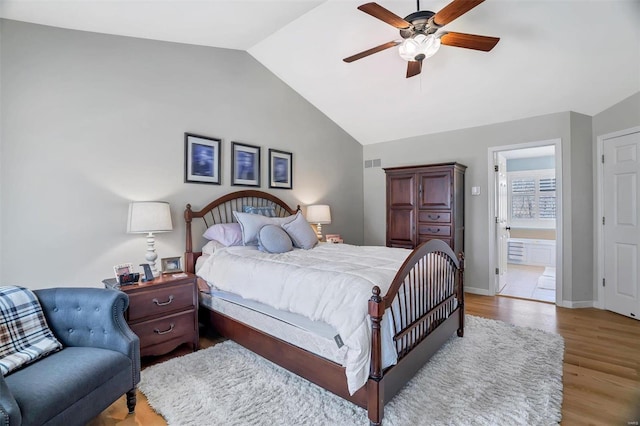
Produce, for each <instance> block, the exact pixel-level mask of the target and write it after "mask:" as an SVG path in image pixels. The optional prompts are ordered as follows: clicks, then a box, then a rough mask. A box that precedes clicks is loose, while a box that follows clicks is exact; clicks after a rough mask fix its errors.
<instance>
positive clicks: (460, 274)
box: [458, 252, 464, 337]
mask: <svg viewBox="0 0 640 426" xmlns="http://www.w3.org/2000/svg"><path fill="white" fill-rule="evenodd" d="M458 262H460V268H459V269H458V307H459V308H460V328H458V337H463V336H464V253H463V252H460V253H458Z"/></svg>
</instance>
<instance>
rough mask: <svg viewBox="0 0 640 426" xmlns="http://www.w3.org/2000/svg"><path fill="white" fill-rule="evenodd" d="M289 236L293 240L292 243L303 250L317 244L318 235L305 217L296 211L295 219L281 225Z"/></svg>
mask: <svg viewBox="0 0 640 426" xmlns="http://www.w3.org/2000/svg"><path fill="white" fill-rule="evenodd" d="M282 227H283V228H284V230H285V231H287V234H289V237H291V239H292V240H293V245H294V246H295V247H299V248H302V249H305V250H309V249H310V248H313V247H315V245H316V244H318V236H317V235H316V233H315V232H314V230H313V228H311V225H309V222H307V219H305V218H304V216H302V213H300V212H298V213H297V214H296V216H295V219H294V220H292V221H291V222H289V223H285V224H283V225H282Z"/></svg>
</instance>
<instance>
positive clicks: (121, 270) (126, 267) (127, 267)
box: [113, 263, 133, 280]
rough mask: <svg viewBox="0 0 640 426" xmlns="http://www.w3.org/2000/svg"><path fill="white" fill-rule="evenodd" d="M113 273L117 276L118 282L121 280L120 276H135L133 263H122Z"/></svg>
mask: <svg viewBox="0 0 640 426" xmlns="http://www.w3.org/2000/svg"><path fill="white" fill-rule="evenodd" d="M113 273H114V275H115V276H116V280H119V279H120V275H128V274H133V263H121V264H120V265H115V266H114V267H113Z"/></svg>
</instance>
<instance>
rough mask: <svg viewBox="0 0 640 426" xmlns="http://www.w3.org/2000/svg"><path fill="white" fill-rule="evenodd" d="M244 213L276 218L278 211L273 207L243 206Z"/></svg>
mask: <svg viewBox="0 0 640 426" xmlns="http://www.w3.org/2000/svg"><path fill="white" fill-rule="evenodd" d="M242 211H243V212H244V213H251V214H259V215H261V216H266V217H276V209H275V208H274V207H273V206H265V207H254V206H242Z"/></svg>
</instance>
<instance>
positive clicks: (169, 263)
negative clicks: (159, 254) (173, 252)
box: [160, 256, 182, 274]
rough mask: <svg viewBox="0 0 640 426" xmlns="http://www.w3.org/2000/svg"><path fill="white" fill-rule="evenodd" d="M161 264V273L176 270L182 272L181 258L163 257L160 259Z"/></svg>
mask: <svg viewBox="0 0 640 426" xmlns="http://www.w3.org/2000/svg"><path fill="white" fill-rule="evenodd" d="M160 262H161V264H162V273H163V274H175V273H176V272H182V258H181V257H180V256H178V257H165V258H162V259H160Z"/></svg>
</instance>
